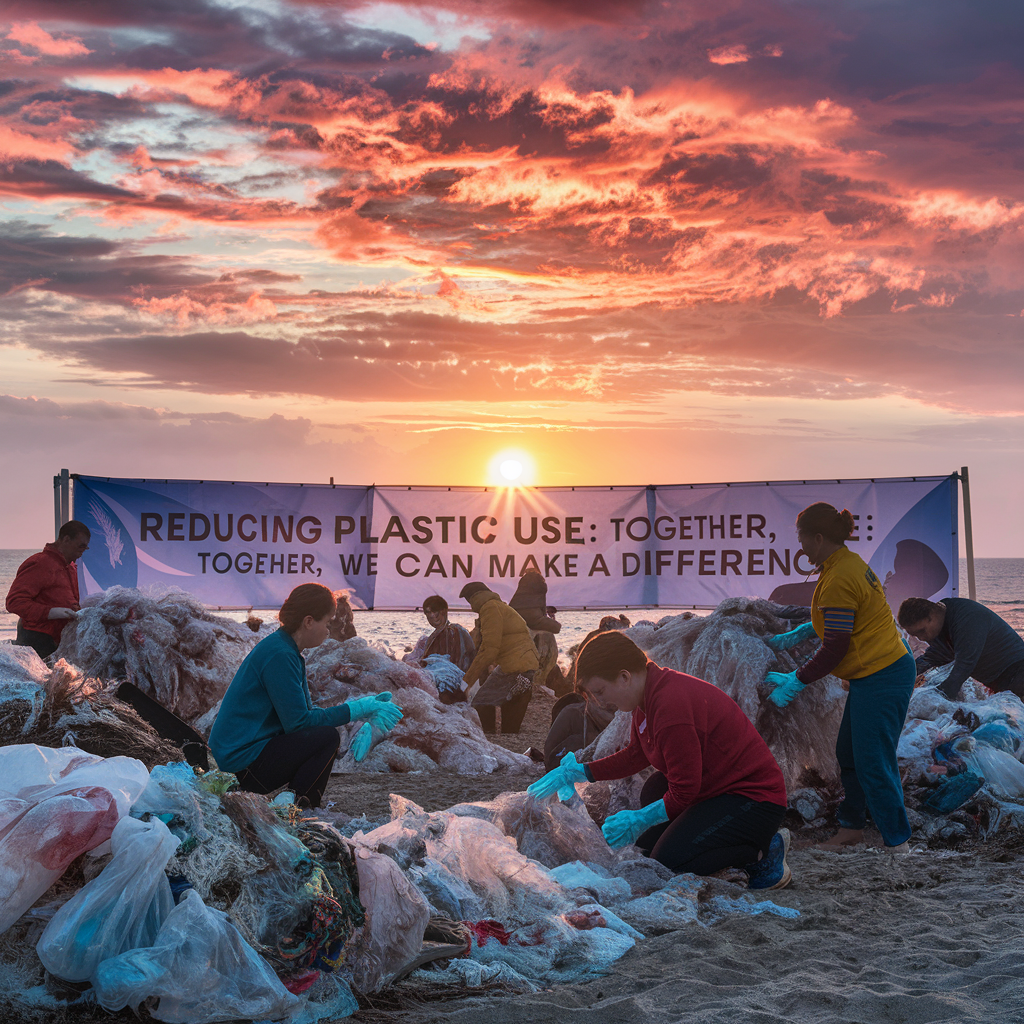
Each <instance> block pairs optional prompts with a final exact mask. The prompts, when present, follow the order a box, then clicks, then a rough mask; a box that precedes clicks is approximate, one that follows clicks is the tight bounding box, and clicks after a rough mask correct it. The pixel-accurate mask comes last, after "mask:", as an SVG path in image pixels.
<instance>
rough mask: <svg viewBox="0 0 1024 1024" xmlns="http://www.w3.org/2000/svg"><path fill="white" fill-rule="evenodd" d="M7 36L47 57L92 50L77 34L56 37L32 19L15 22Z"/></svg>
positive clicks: (71, 55)
mask: <svg viewBox="0 0 1024 1024" xmlns="http://www.w3.org/2000/svg"><path fill="white" fill-rule="evenodd" d="M7 38H8V39H13V40H14V41H15V42H16V43H21V44H22V46H32V47H34V48H35V49H37V50H38V51H39V52H40V53H44V54H46V55H47V56H48V57H84V56H85V55H86V54H89V53H92V52H93V51H92V50H90V49H89V48H88V47H87V46H86V45H85V44H84V43H83V42H82V40H81V39H80V38H78V36H64V37H62V38H60V39H56V38H54V36H52V35H50V33H49V32H47V31H46V29H44V28H41V27H40V26H39V25H38V24H37V23H36V22H34V21H23V22H18V23H15V24H14V25H12V26H11V31H10V32H8V33H7Z"/></svg>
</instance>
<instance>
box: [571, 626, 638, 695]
mask: <svg viewBox="0 0 1024 1024" xmlns="http://www.w3.org/2000/svg"><path fill="white" fill-rule="evenodd" d="M646 667H647V655H646V654H644V652H643V651H642V650H640V648H639V647H637V645H636V644H635V643H633V641H632V640H630V639H629V637H628V636H623V635H622V634H621V633H619V632H617V631H613V632H607V633H598V634H597V635H596V636H591V637H590V638H589V639H588V640H586V641H585V643H584V644H583V646H582V647H581V648H580V652H579V654H577V655H576V668H575V671H574V672H573V684H574V688H575V690H576V692H577V693H583V692H584V691H583V687H584V684H585V683H586V682H587V680H588V679H593V677H594V676H597V677H598V678H600V679H607V680H608V682H613V681H614V680H615V678H616V676H618V674H619V673H620V672H621V671H622V670H623V669H627V670H628V671H630V672H639V671H641V670H642V669H644V668H646Z"/></svg>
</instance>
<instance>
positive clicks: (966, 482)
mask: <svg viewBox="0 0 1024 1024" xmlns="http://www.w3.org/2000/svg"><path fill="white" fill-rule="evenodd" d="M960 487H961V489H962V490H963V495H964V554H965V555H966V557H967V596H968V597H969V598H970V599H971V600H972V601H975V600H977V593H978V591H977V587H976V586H975V582H974V529H973V527H972V525H971V480H970V475H969V473H968V468H967V466H961V467H960Z"/></svg>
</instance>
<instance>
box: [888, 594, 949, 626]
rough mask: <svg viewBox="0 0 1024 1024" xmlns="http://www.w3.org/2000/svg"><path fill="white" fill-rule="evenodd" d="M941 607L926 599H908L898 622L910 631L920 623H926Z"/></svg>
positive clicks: (901, 607) (902, 606) (901, 606)
mask: <svg viewBox="0 0 1024 1024" xmlns="http://www.w3.org/2000/svg"><path fill="white" fill-rule="evenodd" d="M940 607H942V606H941V605H937V604H935V603H934V602H932V601H929V600H928V599H927V598H924V597H908V598H907V599H906V600H905V601H904V602H903V603H902V604H901V605H900V610H899V614H898V615H897V616H896V621H897V622H898V623H899V624H900V625H901V626H902V627H903V628H904V629H909V628H910V627H911V626H916V625H917V624H918V623H919V622H924V620H925V619H927V618H928V616H929V615H931V613H932V612H937V611H938V610H939V609H940Z"/></svg>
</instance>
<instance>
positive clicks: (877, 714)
mask: <svg viewBox="0 0 1024 1024" xmlns="http://www.w3.org/2000/svg"><path fill="white" fill-rule="evenodd" d="M916 676H917V668H916V666H915V664H914V659H913V658H912V657H911V656H910V655H909V654H905V655H904V656H903V657H902V658H900V659H899V661H896V662H893V664H891V665H889V666H888V667H887V668H883V669H882V670H881V671H880V672H873V673H872V674H871V675H869V676H862V677H861V678H860V679H851V680H850V693H849V695H848V696H847V698H846V710H845V711H844V712H843V721H842V724H841V725H840V726H839V735H838V736H837V737H836V760H837V761H838V762H839V772H840V776H841V778H842V780H843V790H844V793H845V795H844V797H843V802H842V803H841V804H840V805H839V824H840V825H841V826H842V827H843V828H854V829H859V828H863V827H864V822H865V819H866V816H867V813H866V812H867V811H870V812H871V819H872V821H874V823H875V826H876V827H877V829H878V831H879V832H881V833H882V841H883V842H884V843H885V845H886V846H899V845H900V843H905V842H906V841H907V840H908V839H909V838H910V822H909V821H907V809H906V807H905V806H904V803H903V785H902V783H901V782H900V769H899V765H898V764H897V762H896V745H897V744H898V743H899V741H900V733H901V732H902V731H903V723H904V722H905V721H906V717H907V705H908V704H909V703H910V695H911V693H913V691H914V679H915V678H916Z"/></svg>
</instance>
